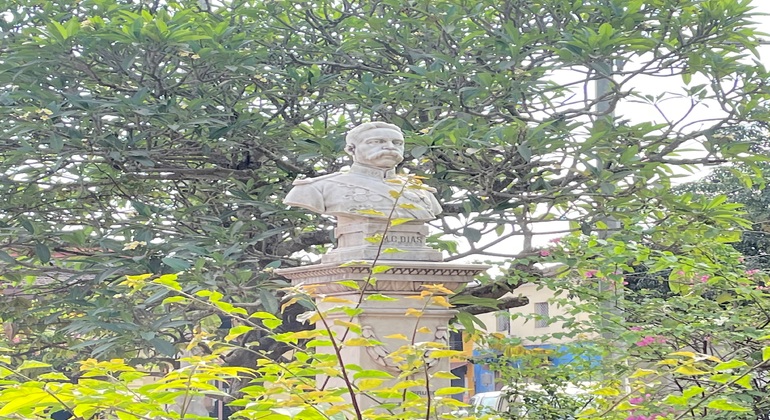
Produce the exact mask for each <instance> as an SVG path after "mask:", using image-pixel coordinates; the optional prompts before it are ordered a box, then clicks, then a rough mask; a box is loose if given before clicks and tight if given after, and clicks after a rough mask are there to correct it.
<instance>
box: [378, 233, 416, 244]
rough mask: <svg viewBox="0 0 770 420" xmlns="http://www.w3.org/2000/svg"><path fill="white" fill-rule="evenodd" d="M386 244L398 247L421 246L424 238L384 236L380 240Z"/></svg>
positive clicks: (395, 235)
mask: <svg viewBox="0 0 770 420" xmlns="http://www.w3.org/2000/svg"><path fill="white" fill-rule="evenodd" d="M382 240H383V242H384V243H386V244H398V245H412V246H422V245H424V240H425V238H423V237H421V236H416V235H397V234H394V235H386V236H385V237H384V238H382Z"/></svg>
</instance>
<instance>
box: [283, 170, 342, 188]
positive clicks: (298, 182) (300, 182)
mask: <svg viewBox="0 0 770 420" xmlns="http://www.w3.org/2000/svg"><path fill="white" fill-rule="evenodd" d="M340 175H344V174H343V173H340V172H335V173H333V174H327V175H321V176H317V177H315V178H302V179H299V178H297V179H295V180H294V182H292V183H291V185H307V184H312V183H314V182H316V181H321V180H324V179H331V178H336V177H338V176H340Z"/></svg>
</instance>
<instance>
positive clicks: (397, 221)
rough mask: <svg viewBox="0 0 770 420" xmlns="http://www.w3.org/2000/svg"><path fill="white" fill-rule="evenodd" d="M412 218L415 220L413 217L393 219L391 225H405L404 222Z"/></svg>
mask: <svg viewBox="0 0 770 420" xmlns="http://www.w3.org/2000/svg"><path fill="white" fill-rule="evenodd" d="M412 220H414V218H413V217H399V218H397V219H393V220H391V221H390V225H391V226H398V225H403V224H404V223H407V222H411V221H412Z"/></svg>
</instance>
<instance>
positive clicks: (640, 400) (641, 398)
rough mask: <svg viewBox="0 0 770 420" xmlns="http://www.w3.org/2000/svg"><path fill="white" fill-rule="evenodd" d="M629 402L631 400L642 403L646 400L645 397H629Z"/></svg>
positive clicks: (631, 401) (634, 402) (632, 402)
mask: <svg viewBox="0 0 770 420" xmlns="http://www.w3.org/2000/svg"><path fill="white" fill-rule="evenodd" d="M628 402H630V403H631V404H641V403H643V402H644V398H643V397H634V398H629V399H628Z"/></svg>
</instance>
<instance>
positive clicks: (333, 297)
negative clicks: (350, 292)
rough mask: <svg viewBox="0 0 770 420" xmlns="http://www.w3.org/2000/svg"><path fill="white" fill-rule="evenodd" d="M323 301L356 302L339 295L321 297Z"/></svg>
mask: <svg viewBox="0 0 770 420" xmlns="http://www.w3.org/2000/svg"><path fill="white" fill-rule="evenodd" d="M321 302H322V303H355V302H353V301H352V300H350V299H345V298H341V297H337V296H326V297H324V298H323V299H321Z"/></svg>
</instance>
